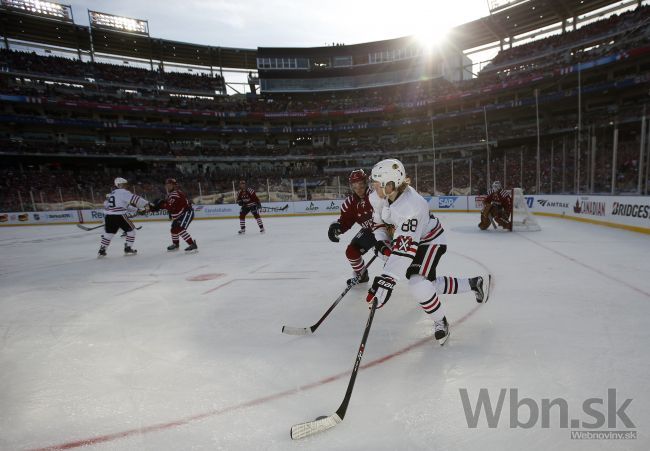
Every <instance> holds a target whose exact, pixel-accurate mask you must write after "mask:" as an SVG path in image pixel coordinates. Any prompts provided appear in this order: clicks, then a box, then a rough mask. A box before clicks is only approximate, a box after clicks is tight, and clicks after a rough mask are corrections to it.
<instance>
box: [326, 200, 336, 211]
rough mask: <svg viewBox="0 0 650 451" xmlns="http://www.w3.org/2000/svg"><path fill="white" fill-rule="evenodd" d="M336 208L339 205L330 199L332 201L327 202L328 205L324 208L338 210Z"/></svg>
mask: <svg viewBox="0 0 650 451" xmlns="http://www.w3.org/2000/svg"><path fill="white" fill-rule="evenodd" d="M338 209H339V206H338V205H336V204H335V203H334V201H332V202H331V203H330V204H329V206H328V207H327V208H326V210H338Z"/></svg>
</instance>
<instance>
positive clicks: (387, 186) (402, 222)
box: [366, 159, 485, 345]
mask: <svg viewBox="0 0 650 451" xmlns="http://www.w3.org/2000/svg"><path fill="white" fill-rule="evenodd" d="M405 177H406V173H405V170H404V165H402V163H401V162H400V161H399V160H394V159H388V160H383V161H380V162H379V163H377V164H376V165H375V166H374V167H373V168H372V172H371V174H370V180H371V183H372V188H373V190H374V191H373V194H372V195H371V196H370V199H371V202H372V204H373V209H374V212H373V221H374V222H375V223H376V224H381V223H384V224H392V225H393V226H394V227H395V232H394V236H393V240H392V242H391V246H390V248H387V245H386V242H387V240H388V236H387V233H386V229H385V228H383V227H378V228H377V229H376V231H375V237H376V239H377V246H376V249H377V251H378V252H379V253H381V254H382V255H387V256H388V257H387V260H386V263H385V264H384V269H383V272H382V274H381V275H380V276H377V277H375V279H374V281H373V283H372V287H371V288H370V289H369V290H368V295H367V297H366V300H367V302H368V303H371V302H373V300H374V299H375V298H376V299H377V307H378V308H380V307H382V306H383V305H384V304H385V303H386V302H387V301H388V299H389V298H390V296H391V294H392V292H393V288H395V285H396V284H397V281H399V280H400V279H402V278H404V277H406V279H408V281H409V282H408V283H409V291H410V292H411V295H412V296H413V297H414V298H415V300H416V301H417V302H418V303H419V304H420V306H421V307H422V309H423V310H424V311H425V312H426V313H427V314H429V315H431V316H432V318H433V322H434V336H435V338H436V340H438V343H440V344H441V345H443V344H444V343H445V342H446V341H447V338H448V337H449V323H448V322H447V318H446V317H445V314H444V310H443V307H442V304H441V302H440V299H439V297H438V295H439V294H457V293H464V292H468V291H470V290H471V291H473V292H474V294H475V296H476V301H477V302H483V301H484V300H485V291H484V284H483V278H482V277H480V276H479V277H473V278H471V279H466V278H457V277H446V276H440V277H438V276H437V274H436V267H437V266H438V263H439V262H440V258H441V257H442V255H443V254H444V253H445V252H446V251H447V242H446V237H445V234H444V229H443V228H442V224H441V223H440V221H439V220H438V218H436V217H435V216H433V215H432V214H430V212H429V205H428V203H427V201H426V200H425V199H424V198H423V197H422V196H420V194H418V192H417V191H415V190H414V189H413V188H411V187H410V186H409V185H408V184H407V183H406V182H405Z"/></svg>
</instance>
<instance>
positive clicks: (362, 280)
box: [347, 271, 370, 287]
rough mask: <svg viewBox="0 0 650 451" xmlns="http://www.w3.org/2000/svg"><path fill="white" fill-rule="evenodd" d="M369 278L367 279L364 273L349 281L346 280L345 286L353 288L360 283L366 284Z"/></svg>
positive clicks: (366, 273) (365, 272) (366, 272)
mask: <svg viewBox="0 0 650 451" xmlns="http://www.w3.org/2000/svg"><path fill="white" fill-rule="evenodd" d="M369 280H370V278H369V277H368V271H364V272H363V274H361V275H359V274H357V275H356V276H354V277H352V278H351V279H348V280H347V284H348V286H349V287H353V286H355V285H358V284H360V283H365V282H368V281H369Z"/></svg>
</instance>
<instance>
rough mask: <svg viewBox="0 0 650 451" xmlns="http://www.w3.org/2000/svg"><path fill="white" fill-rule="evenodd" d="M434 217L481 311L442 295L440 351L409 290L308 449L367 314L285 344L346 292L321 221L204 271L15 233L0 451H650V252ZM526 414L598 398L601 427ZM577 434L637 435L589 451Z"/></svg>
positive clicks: (623, 239)
mask: <svg viewBox="0 0 650 451" xmlns="http://www.w3.org/2000/svg"><path fill="white" fill-rule="evenodd" d="M440 218H441V220H442V222H443V224H444V225H445V227H446V229H447V232H448V235H449V237H448V239H449V244H450V250H449V252H448V253H447V254H446V255H445V256H444V257H443V259H442V261H441V263H440V266H439V270H440V274H449V275H458V276H469V275H475V274H483V275H487V274H491V275H492V276H493V279H492V280H493V284H492V289H491V296H490V300H489V302H488V303H487V304H483V305H480V304H477V303H476V302H475V300H474V298H473V296H472V295H471V294H465V295H456V296H442V300H443V303H444V305H445V307H446V309H447V317H448V318H449V320H450V323H451V337H450V339H449V341H448V342H447V344H446V345H445V346H444V347H441V346H439V345H438V344H436V343H435V340H434V339H433V338H432V330H431V322H430V320H429V319H428V318H426V315H424V314H423V313H422V311H421V309H420V307H419V306H418V305H416V304H415V303H414V302H413V301H411V300H409V298H408V295H407V290H406V287H405V286H404V285H405V284H404V283H403V282H402V283H400V284H398V286H397V288H396V291H395V293H394V295H393V297H392V298H391V299H390V301H389V302H388V304H387V305H386V306H384V307H383V308H382V309H381V310H378V311H377V312H376V315H375V319H374V323H373V325H372V330H371V331H370V335H369V338H368V342H367V345H366V352H365V355H364V360H363V362H362V367H361V371H360V372H359V375H358V378H357V382H356V386H355V391H354V393H353V395H352V398H351V403H350V406H349V409H348V413H347V416H346V417H345V420H344V421H343V422H342V423H341V424H339V425H338V426H337V427H336V428H334V429H333V430H331V431H328V432H325V433H323V434H319V435H317V436H314V437H310V438H307V439H305V440H303V441H292V440H291V439H290V437H289V428H290V427H291V425H293V424H296V423H300V422H303V421H309V420H312V419H314V418H316V417H318V416H321V415H329V414H331V413H333V412H334V410H336V408H337V406H338V405H339V403H340V402H341V400H342V398H343V395H344V392H345V387H346V384H347V382H348V377H349V374H350V371H351V368H352V363H353V361H354V358H355V355H356V352H357V347H358V345H359V340H360V338H361V334H362V331H363V328H364V325H365V323H366V318H367V316H368V307H367V305H366V302H365V301H364V298H365V291H366V290H365V288H366V287H365V285H364V286H362V287H359V288H354V289H353V290H351V292H350V293H348V295H347V296H346V297H345V298H344V299H343V301H342V302H341V304H339V306H338V307H337V308H336V309H335V310H334V311H333V312H332V314H331V315H330V317H328V318H327V320H326V321H325V322H324V323H323V324H322V326H321V327H319V329H318V330H317V332H316V333H315V334H314V335H310V336H303V337H295V336H288V335H284V334H282V333H281V327H282V326H283V325H285V324H286V325H294V326H309V325H311V324H313V323H314V322H315V321H316V320H317V319H318V318H319V316H320V315H321V314H322V313H323V312H324V311H325V309H326V308H327V307H328V306H329V305H330V304H331V303H332V301H333V300H334V299H335V298H336V296H337V295H338V294H339V293H340V292H341V290H342V289H343V287H344V283H345V279H346V278H347V277H349V264H348V262H347V260H346V259H345V257H344V254H343V249H344V246H343V244H342V243H339V244H333V243H330V242H329V241H328V240H327V233H326V232H327V227H328V224H329V222H330V221H331V219H332V218H331V217H327V216H325V217H323V216H317V217H297V218H296V217H291V218H267V219H265V225H266V227H267V233H266V234H265V235H261V234H259V233H250V234H247V235H246V236H237V234H236V231H237V228H238V223H237V221H236V220H220V221H197V222H195V223H193V224H192V233H193V235H195V236H196V237H197V239H198V240H199V243H200V245H201V247H200V251H199V252H198V253H196V254H192V255H185V254H168V253H167V252H166V251H165V246H166V245H167V240H168V239H169V238H168V233H169V232H168V224H165V223H144V224H143V228H142V230H140V231H139V232H138V234H137V238H136V242H135V247H136V248H138V250H139V253H138V256H137V257H130V258H126V257H124V256H122V254H121V252H120V249H119V246H115V248H114V249H109V255H108V257H107V258H105V259H101V260H98V259H97V258H95V252H96V246H97V243H98V235H99V233H98V232H85V231H81V230H79V229H78V228H76V227H74V226H72V225H65V226H39V227H16V228H7V229H3V231H2V236H1V237H0V248H1V249H2V255H3V258H2V260H1V263H0V268H1V269H0V281H1V282H0V283H1V284H2V293H3V295H2V297H1V298H0V337H1V338H0V368H2V372H1V373H0V381H1V383H0V399H1V400H2V409H0V427H1V430H0V449H3V450H4V449H6V450H18V449H77V448H78V449H89V450H90V449H92V450H104V449H111V450H144V449H146V450H179V449H196V450H202V449H205V450H208V449H210V450H212V449H269V450H287V449H310V450H312V449H314V450H315V449H318V450H320V449H322V450H333V449H337V450H366V449H381V450H389V449H390V450H392V449H428V450H429V449H460V448H462V449H467V450H482V451H483V450H501V449H504V448H505V449H539V450H541V449H544V450H547V449H564V450H573V449H582V450H587V449H589V450H594V449H621V450H623V449H625V450H630V449H638V450H646V449H648V445H649V442H648V430H647V425H648V424H649V422H650V407H649V406H650V391H649V390H648V388H647V385H648V384H647V376H648V374H650V361H649V360H648V358H647V355H648V353H647V348H648V346H649V345H650V328H648V325H647V318H648V317H650V278H648V273H647V270H648V266H647V256H648V253H649V252H650V240H648V238H647V235H643V234H637V233H632V232H628V231H624V230H616V229H611V228H605V227H600V226H597V225H591V224H584V223H578V222H573V221H566V220H562V219H556V218H547V217H540V218H538V219H539V222H540V224H541V226H542V231H540V232H534V233H533V232H530V233H523V232H522V233H518V232H515V233H498V232H495V231H488V232H480V231H479V230H478V228H477V226H476V225H477V222H478V215H477V214H463V213H457V214H441V215H440ZM350 233H352V232H350ZM116 240H118V238H116ZM117 244H119V243H117ZM45 249H46V250H45ZM380 271H381V268H380V264H378V263H375V264H374V265H373V266H372V267H371V269H370V273H371V276H372V275H376V274H379V273H380ZM482 389H486V390H487V393H488V394H489V397H490V400H491V402H492V406H493V407H496V405H497V402H498V401H499V397H500V393H502V392H501V390H502V389H508V391H507V394H505V398H504V400H503V401H502V402H503V409H502V410H499V411H498V412H497V413H496V415H498V416H499V421H498V424H493V426H494V428H491V427H489V424H488V421H489V420H488V419H487V418H486V413H485V409H483V410H482V411H481V413H479V414H478V417H477V418H476V421H477V423H476V424H475V427H470V426H471V424H470V423H472V418H473V413H472V412H473V409H474V408H475V406H476V403H477V399H478V397H479V393H480V390H482ZM464 390H466V392H464ZM513 390H514V391H513ZM611 390H615V394H616V397H617V398H616V400H612V398H611V394H612V393H611ZM463 393H466V395H467V397H468V399H469V401H468V402H469V404H471V406H470V407H471V408H470V407H467V408H470V410H472V412H466V410H465V409H466V407H464V402H463ZM503 393H506V392H503ZM513 397H514V398H516V399H514V401H513ZM523 398H531V399H532V400H534V402H535V403H537V405H538V406H542V399H554V398H561V399H563V400H565V401H566V403H567V405H568V418H569V419H579V420H580V421H584V422H588V423H594V422H596V420H597V418H596V417H591V416H589V415H588V414H587V413H586V412H587V411H586V410H585V411H583V402H584V401H585V400H588V399H590V398H597V399H604V404H602V405H600V404H598V403H595V404H593V405H592V407H593V408H594V409H595V410H597V411H599V412H604V413H603V422H604V421H605V415H607V421H608V423H607V426H606V427H605V428H601V429H595V430H594V429H589V428H588V426H581V427H578V428H575V427H574V425H573V422H571V424H569V425H568V426H567V421H568V420H566V419H562V416H561V410H562V407H561V406H559V407H558V406H554V407H553V408H551V410H550V419H548V421H549V423H548V424H546V425H545V424H544V420H543V414H540V415H532V411H531V416H529V408H530V402H533V401H530V402H528V404H522V406H520V407H518V408H517V402H518V401H517V400H519V401H522V399H523ZM627 399H630V400H631V402H630V403H628V405H627V406H625V403H626V400H627ZM612 403H615V404H616V409H619V412H617V413H615V414H612ZM621 410H622V412H620V411H621ZM607 412H609V413H607ZM517 415H518V416H517ZM623 416H625V417H626V418H627V419H629V421H630V422H631V423H633V425H632V426H630V425H629V424H627V423H625V422H624V421H623V420H624V418H623ZM533 417H534V418H536V419H537V420H536V421H534V422H533V423H532V424H527V422H529V418H533ZM612 417H613V421H614V424H613V425H612V423H611V421H612ZM513 418H514V420H513ZM513 421H514V424H515V426H516V425H517V424H520V425H525V427H513V426H512V424H513V423H512V422H513ZM517 421H518V422H519V423H517ZM531 421H532V420H531ZM581 424H584V423H581ZM576 429H580V430H586V431H599V432H602V431H603V430H605V429H607V430H609V429H614V430H622V431H624V432H626V433H628V432H634V433H638V437H637V438H636V439H630V440H577V439H575V438H572V435H571V433H572V431H574V430H576Z"/></svg>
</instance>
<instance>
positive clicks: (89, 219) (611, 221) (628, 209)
mask: <svg viewBox="0 0 650 451" xmlns="http://www.w3.org/2000/svg"><path fill="white" fill-rule="evenodd" d="M484 197H485V196H435V197H431V198H430V199H429V200H428V203H429V208H430V209H431V210H433V211H436V212H440V213H444V212H476V211H480V210H481V209H482V208H483V199H484ZM525 198H526V204H527V205H528V208H529V209H530V211H531V212H532V213H534V214H538V215H542V216H544V215H546V216H554V217H565V218H571V219H575V220H579V221H584V222H591V223H595V224H601V225H608V226H612V227H619V228H624V229H627V230H634V231H640V232H646V233H650V197H647V196H646V197H644V196H589V195H584V196H582V195H535V196H525ZM342 202H343V200H342V199H335V200H308V201H297V202H266V203H263V204H262V208H261V209H260V213H261V214H262V216H290V215H323V214H331V215H336V214H338V213H339V211H340V209H341V204H342ZM240 209H241V207H240V206H239V205H235V204H213V205H195V206H194V211H195V215H196V216H195V217H196V218H197V219H218V218H236V217H238V216H239V212H240ZM103 220H104V211H103V210H65V211H38V212H10V213H0V226H14V225H15V226H17V225H47V224H77V223H95V224H98V223H101V222H103ZM132 220H133V221H136V222H140V221H168V220H169V216H168V214H167V212H166V211H164V210H162V211H158V212H155V213H149V214H147V215H137V216H135V217H133V218H132Z"/></svg>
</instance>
